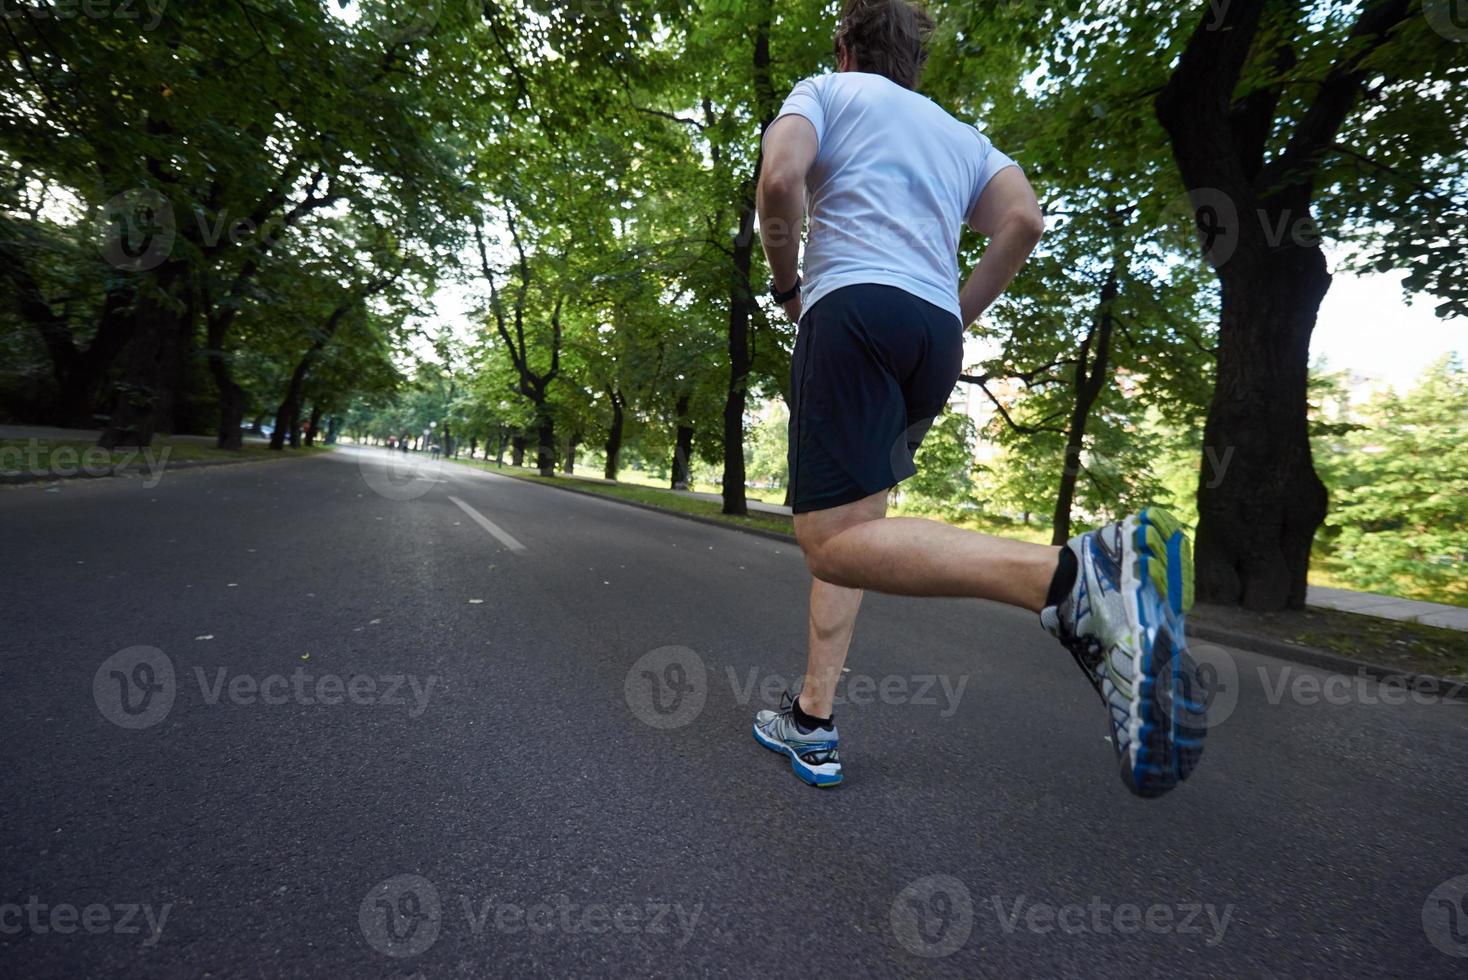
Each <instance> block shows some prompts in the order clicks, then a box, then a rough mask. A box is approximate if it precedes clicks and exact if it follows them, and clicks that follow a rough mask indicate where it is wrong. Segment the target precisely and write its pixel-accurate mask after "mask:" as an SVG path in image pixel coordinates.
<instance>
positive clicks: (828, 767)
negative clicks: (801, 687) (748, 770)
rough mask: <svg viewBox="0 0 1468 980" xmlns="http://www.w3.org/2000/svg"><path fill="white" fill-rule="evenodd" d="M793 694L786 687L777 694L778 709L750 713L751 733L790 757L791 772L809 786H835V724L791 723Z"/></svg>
mask: <svg viewBox="0 0 1468 980" xmlns="http://www.w3.org/2000/svg"><path fill="white" fill-rule="evenodd" d="M794 711H795V698H793V697H791V696H790V692H789V691H786V692H785V693H784V695H782V696H781V698H780V710H778V711H769V710H765V711H761V712H760V713H759V714H757V715H755V716H754V737H755V740H756V741H757V742H759V744H761V745H763V746H764V747H765V748H767V749H769V750H771V751H772V752H779V753H781V754H783V755H788V756H789V757H790V768H792V769H794V770H795V775H797V776H799V777H800V778H801V779H803V780H804V781H805V782H807V783H810V784H811V785H812V786H820V787H827V786H835V785H837V784H838V783H840V782H841V754H840V752H839V751H838V750H837V743H838V742H839V741H840V738H841V736H840V735H839V734H837V732H836V726H835V725H832V726H831V727H830V728H815V729H812V730H811V731H809V732H803V731H801V730H800V726H799V725H797V724H796V723H795V716H794Z"/></svg>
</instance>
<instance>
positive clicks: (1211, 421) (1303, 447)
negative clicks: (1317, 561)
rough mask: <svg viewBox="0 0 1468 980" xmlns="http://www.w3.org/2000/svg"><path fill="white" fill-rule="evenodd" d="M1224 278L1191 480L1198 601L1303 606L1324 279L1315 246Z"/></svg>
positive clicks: (1319, 499)
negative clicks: (1310, 397)
mask: <svg viewBox="0 0 1468 980" xmlns="http://www.w3.org/2000/svg"><path fill="white" fill-rule="evenodd" d="M1241 258H1242V257H1236V258H1235V259H1234V261H1235V262H1239V263H1240V265H1241V266H1243V265H1246V264H1247V265H1249V266H1253V271H1251V272H1250V273H1249V274H1239V273H1242V272H1243V269H1242V268H1240V269H1239V270H1238V272H1235V271H1234V270H1233V267H1232V265H1230V267H1229V268H1228V269H1227V270H1225V274H1224V276H1223V319H1222V323H1221V329H1220V332H1219V340H1220V343H1219V349H1218V382H1217V386H1216V387H1215V389H1214V392H1213V401H1212V403H1211V404H1210V406H1209V409H1208V423H1207V426H1206V427H1205V428H1204V431H1203V454H1204V456H1203V460H1204V461H1203V472H1202V476H1201V478H1200V480H1199V485H1198V518H1199V520H1198V541H1197V544H1198V561H1197V587H1198V595H1199V598H1201V599H1204V600H1205V601H1209V602H1221V603H1228V604H1242V605H1243V606H1244V607H1245V608H1248V609H1256V610H1276V609H1282V608H1288V609H1301V608H1303V607H1304V605H1305V585H1306V576H1307V574H1308V572H1309V570H1310V545H1311V542H1312V541H1313V540H1314V537H1315V530H1316V528H1318V527H1319V526H1320V524H1321V522H1322V521H1323V520H1324V519H1325V514H1326V504H1327V500H1326V492H1325V485H1324V484H1323V483H1321V482H1320V478H1319V477H1318V476H1316V474H1315V466H1314V461H1313V459H1312V458H1311V454H1310V435H1309V426H1308V417H1307V411H1308V402H1307V388H1308V380H1309V363H1310V362H1309V348H1310V334H1311V332H1312V331H1313V330H1314V328H1315V318H1316V314H1317V312H1318V311H1319V308H1320V302H1321V300H1322V299H1324V297H1325V293H1326V290H1327V289H1328V288H1329V286H1330V274H1329V273H1328V272H1327V271H1326V265H1325V257H1324V255H1322V254H1321V252H1320V250H1319V249H1311V250H1301V249H1294V250H1290V252H1289V253H1287V254H1285V255H1281V254H1279V253H1278V252H1276V253H1274V254H1272V255H1271V254H1264V255H1260V256H1258V257H1257V262H1258V264H1257V265H1255V264H1254V262H1247V261H1245V262H1241V261H1240V259H1241Z"/></svg>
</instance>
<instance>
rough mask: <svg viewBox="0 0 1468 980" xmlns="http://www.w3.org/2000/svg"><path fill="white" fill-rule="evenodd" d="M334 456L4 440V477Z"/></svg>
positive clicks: (160, 440) (252, 447)
mask: <svg viewBox="0 0 1468 980" xmlns="http://www.w3.org/2000/svg"><path fill="white" fill-rule="evenodd" d="M330 450H331V447H330V446H309V447H308V446H302V447H301V448H300V449H289V448H287V449H285V450H282V451H281V452H271V450H270V446H269V444H268V443H263V442H246V443H245V445H244V448H243V449H240V450H238V451H235V450H229V449H218V448H216V447H214V446H213V445H211V444H209V443H206V442H200V441H197V440H193V439H175V438H171V437H169V436H158V437H156V438H155V439H154V440H153V444H152V445H151V446H149V447H147V448H146V449H138V448H137V447H127V448H120V449H113V450H111V451H110V452H109V451H108V450H105V449H102V448H100V447H98V446H97V444H96V443H95V442H92V441H90V440H85V439H0V473H3V474H7V475H9V474H14V473H17V472H20V473H26V474H34V475H35V476H36V478H37V479H46V478H48V477H60V478H66V477H70V476H77V475H79V474H78V473H77V470H79V469H83V468H85V469H87V470H89V471H94V472H95V471H101V470H107V469H110V468H111V467H113V466H125V467H126V468H128V469H143V470H148V469H150V468H152V467H157V466H163V467H166V466H167V465H168V464H169V463H184V462H211V461H224V460H228V461H240V460H265V459H287V458H292V457H295V456H301V455H305V454H308V453H322V452H330ZM165 454H166V455H165Z"/></svg>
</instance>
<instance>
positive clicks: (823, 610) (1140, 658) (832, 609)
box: [754, 0, 1205, 796]
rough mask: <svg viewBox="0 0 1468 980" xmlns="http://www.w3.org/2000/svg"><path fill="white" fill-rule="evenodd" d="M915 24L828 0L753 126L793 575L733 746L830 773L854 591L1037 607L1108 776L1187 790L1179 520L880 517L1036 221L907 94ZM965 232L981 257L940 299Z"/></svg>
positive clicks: (985, 152)
mask: <svg viewBox="0 0 1468 980" xmlns="http://www.w3.org/2000/svg"><path fill="white" fill-rule="evenodd" d="M932 26H933V25H932V21H931V19H930V18H929V17H928V15H927V14H926V12H924V11H923V10H922V9H921V8H920V7H918V6H916V5H914V4H909V3H907V2H905V0H848V2H847V4H846V7H845V10H844V11H843V14H842V19H841V23H840V26H839V28H838V29H837V31H836V57H837V73H836V74H834V75H820V76H816V77H814V78H808V79H806V80H805V81H802V82H801V83H800V84H798V85H796V86H795V89H794V91H792V92H791V93H790V96H789V98H788V99H787V100H786V101H785V104H784V106H783V107H782V108H781V110H780V115H779V117H778V118H777V119H776V120H775V122H774V123H773V124H772V125H771V126H770V127H769V130H768V131H767V132H766V134H765V139H764V163H763V169H762V171H761V175H760V183H759V219H760V229H761V237H762V239H763V241H764V247H765V255H766V257H767V258H768V260H769V264H770V270H771V272H772V276H773V281H772V282H771V284H770V291H771V294H772V296H773V297H774V299H775V301H776V302H777V303H779V304H780V305H781V306H783V307H784V310H785V313H786V315H788V316H789V317H790V319H791V320H792V321H794V322H797V323H799V325H800V329H799V333H798V337H797V340H796V345H795V358H794V363H793V364H792V366H791V393H792V398H793V403H794V406H795V407H794V411H793V412H792V415H791V418H790V450H789V452H790V480H791V488H792V497H793V500H794V511H795V536H796V539H797V540H798V541H799V542H800V547H801V550H802V551H803V552H804V554H805V559H806V563H807V565H808V566H809V567H810V570H811V572H812V574H813V576H814V581H813V582H812V584H811V594H810V636H809V642H810V655H809V662H808V665H807V668H806V674H805V682H804V685H803V687H802V689H801V690H800V692H799V695H798V696H796V697H790V696H789V695H787V696H786V698H785V700H784V702H783V703H782V706H781V709H780V710H779V711H761V712H760V713H759V714H758V716H757V717H756V719H755V724H754V736H755V738H756V739H758V740H759V742H760V743H761V744H762V745H764V746H766V747H767V748H770V749H773V750H775V751H777V752H780V753H782V754H784V755H787V756H788V757H789V758H790V761H791V765H792V766H793V768H794V770H795V773H796V775H797V776H799V777H800V778H801V779H803V780H805V781H806V782H808V783H811V784H812V785H815V786H832V785H835V784H837V783H839V782H841V778H842V773H841V759H840V754H839V749H838V734H837V731H836V726H835V724H834V722H833V721H832V702H833V699H834V696H835V688H836V682H837V680H838V679H839V678H840V677H841V668H842V664H843V663H844V662H845V660H846V652H847V649H848V647H849V646H850V644H851V634H852V629H853V628H854V627H855V625H856V614H857V610H858V608H859V607H860V605H861V598H862V590H863V589H874V590H876V591H878V592H887V593H892V594H896V595H910V596H973V597H976V598H982V599H993V600H997V601H1000V602H1006V603H1009V604H1010V605H1014V606H1020V607H1023V608H1026V609H1031V610H1033V611H1035V612H1037V613H1039V616H1040V622H1041V625H1043V626H1044V628H1045V629H1047V630H1048V631H1050V632H1051V633H1052V634H1054V635H1055V636H1056V637H1057V638H1059V640H1060V642H1061V643H1062V644H1064V645H1065V646H1066V648H1068V649H1069V650H1070V652H1071V653H1072V655H1073V656H1074V657H1075V659H1076V662H1077V663H1078V664H1079V665H1080V666H1081V668H1082V670H1083V671H1084V672H1085V674H1086V677H1087V679H1088V680H1089V681H1090V682H1091V684H1092V685H1093V686H1094V687H1095V688H1096V690H1097V692H1098V693H1099V694H1100V695H1101V698H1102V700H1103V703H1104V704H1105V706H1106V709H1107V714H1108V716H1109V719H1110V723H1111V740H1112V743H1113V745H1114V747H1115V749H1116V754H1117V763H1118V766H1119V768H1120V771H1121V777H1122V781H1123V782H1124V783H1125V784H1126V785H1127V787H1128V788H1129V789H1131V790H1132V791H1133V792H1134V793H1137V794H1138V795H1140V796H1157V795H1160V794H1162V793H1164V792H1166V791H1167V790H1169V789H1171V788H1172V787H1174V786H1175V785H1177V783H1178V781H1180V780H1182V779H1186V778H1187V776H1188V774H1189V773H1190V772H1191V771H1192V769H1193V767H1194V765H1196V763H1197V761H1198V757H1199V755H1200V754H1201V752H1202V738H1203V734H1204V729H1205V724H1204V719H1203V713H1202V707H1201V706H1200V705H1199V704H1197V703H1195V702H1194V701H1193V699H1192V691H1193V685H1194V684H1195V683H1196V681H1195V675H1194V667H1193V663H1192V661H1191V659H1190V658H1189V657H1188V655H1187V653H1186V650H1185V641H1184V636H1183V617H1184V614H1185V613H1186V612H1187V610H1188V609H1189V608H1190V607H1191V605H1192V601H1193V567H1192V559H1191V554H1190V546H1189V544H1188V540H1187V538H1186V536H1185V535H1184V534H1183V531H1182V528H1181V526H1180V525H1179V523H1178V521H1177V520H1176V519H1175V518H1174V517H1173V516H1172V515H1170V514H1168V513H1167V512H1166V511H1163V510H1159V509H1156V508H1148V509H1146V510H1144V511H1142V512H1141V513H1139V514H1133V515H1131V516H1129V517H1127V518H1126V519H1125V520H1123V521H1119V522H1117V523H1115V524H1111V525H1108V526H1106V527H1103V528H1101V529H1100V530H1098V531H1093V532H1091V533H1089V534H1082V535H1080V536H1078V537H1076V538H1073V539H1072V540H1071V541H1070V542H1069V543H1068V544H1067V545H1066V546H1065V547H1064V548H1053V547H1045V546H1042V545H1035V544H1028V543H1024V542H1019V541H1011V540H1008V539H1005V538H996V537H990V536H988V535H984V534H979V533H977V532H973V531H966V530H962V529H960V528H956V527H952V526H950V525H947V524H941V523H938V522H936V521H928V520H920V519H916V518H907V517H902V518H888V517H886V513H887V494H888V492H889V491H890V490H891V488H892V487H894V486H895V485H896V484H897V483H899V482H900V481H902V480H904V479H906V478H907V477H909V476H911V475H913V473H914V472H915V469H914V467H913V462H912V461H913V454H914V453H915V452H916V451H917V448H918V445H919V444H920V443H921V441H922V438H923V435H924V434H925V433H926V431H927V429H928V427H929V425H931V423H932V420H933V418H934V417H935V416H937V415H939V414H940V413H941V412H942V411H943V408H944V406H945V404H946V403H947V401H948V398H949V396H950V395H951V394H952V391H953V387H954V385H955V383H956V382H957V380H958V375H959V372H960V370H961V368H962V361H963V338H964V330H965V326H966V325H967V324H970V323H972V322H974V321H975V320H976V319H978V317H979V316H980V315H981V314H982V313H983V312H984V310H985V309H987V308H988V307H989V305H990V304H991V303H993V302H994V301H995V300H996V299H997V298H998V297H999V295H1000V294H1001V293H1002V292H1003V291H1004V289H1005V288H1006V287H1007V286H1008V285H1009V283H1010V281H1011V280H1012V279H1013V278H1014V276H1015V275H1016V273H1018V271H1019V269H1020V267H1021V266H1022V265H1023V264H1024V262H1025V260H1026V259H1027V258H1028V257H1029V254H1030V252H1031V251H1032V250H1033V249H1034V247H1035V245H1036V244H1037V243H1038V242H1039V240H1040V237H1041V234H1042V233H1043V230H1044V221H1043V217H1042V213H1041V210H1040V206H1039V203H1038V201H1037V200H1036V198H1035V193H1034V191H1033V189H1032V188H1031V187H1030V184H1029V182H1028V181H1027V180H1026V179H1025V176H1024V174H1023V172H1021V171H1020V169H1019V168H1018V167H1017V166H1016V165H1015V163H1014V161H1012V160H1011V159H1009V158H1008V157H1006V156H1005V155H1004V154H1003V153H1000V152H999V151H998V150H996V149H995V148H994V147H993V145H992V144H991V143H990V142H989V140H988V139H987V138H986V137H985V136H984V134H983V133H981V132H980V131H979V130H978V129H977V128H976V127H974V126H971V125H966V124H964V123H962V122H959V121H958V120H956V119H954V118H953V117H952V116H950V115H949V114H948V113H946V112H945V111H943V110H942V109H941V108H939V107H938V106H937V105H936V104H935V103H933V102H932V101H930V100H929V99H927V98H925V97H924V96H921V95H918V94H917V93H916V92H915V91H914V89H915V88H916V87H917V82H918V76H919V74H920V73H921V71H922V67H923V63H924V61H925V60H926V57H927V52H926V42H927V37H928V34H929V33H930V32H931V30H932ZM807 191H809V217H810V226H809V241H808V242H807V244H806V249H805V261H804V271H805V275H804V278H803V279H802V277H801V276H800V275H799V271H798V266H799V260H800V235H799V231H800V227H801V219H802V217H803V216H804V214H805V213H806V194H807ZM965 222H967V224H968V225H969V227H971V228H972V229H974V230H975V231H976V232H978V233H979V234H981V235H984V236H986V237H987V239H988V245H987V247H986V249H985V250H984V255H983V259H982V260H981V261H980V262H979V264H978V265H977V266H976V267H975V268H974V270H973V272H972V273H971V274H970V275H969V277H968V279H967V281H966V282H964V284H963V287H962V289H959V288H958V280H959V270H958V235H959V231H960V227H961V225H962V224H964V223H965Z"/></svg>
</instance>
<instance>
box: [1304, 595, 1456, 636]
mask: <svg viewBox="0 0 1468 980" xmlns="http://www.w3.org/2000/svg"><path fill="white" fill-rule="evenodd" d="M1305 604H1306V605H1307V606H1314V607H1316V608H1317V609H1339V610H1340V611H1342V612H1349V613H1358V614H1359V615H1362V616H1376V617H1379V618H1381V619H1395V620H1397V621H1399V622H1404V623H1421V624H1422V625H1424V626H1440V627H1442V628H1443V629H1450V630H1462V631H1464V632H1468V608H1464V607H1463V606H1448V605H1444V604H1442V603H1440V602H1419V601H1417V600H1415V599H1398V598H1396V597H1395V596H1389V595H1373V594H1372V593H1370V592H1351V591H1349V590H1347V589H1328V588H1326V587H1325V586H1323V585H1312V586H1310V587H1309V589H1307V590H1306V592H1305Z"/></svg>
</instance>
